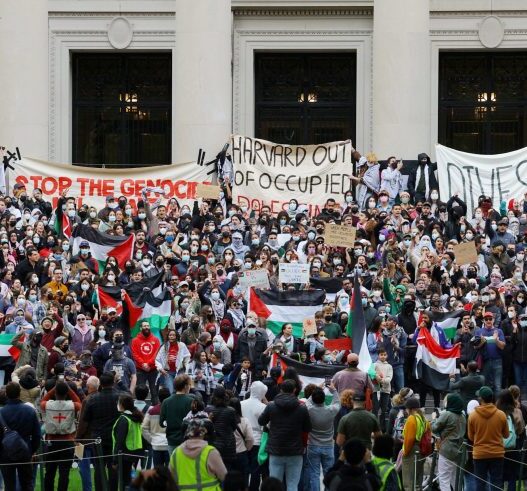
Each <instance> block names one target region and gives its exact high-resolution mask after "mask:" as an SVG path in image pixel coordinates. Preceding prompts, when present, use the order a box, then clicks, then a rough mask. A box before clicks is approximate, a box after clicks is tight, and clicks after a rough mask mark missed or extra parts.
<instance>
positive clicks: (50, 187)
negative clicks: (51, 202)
mask: <svg viewBox="0 0 527 491" xmlns="http://www.w3.org/2000/svg"><path fill="white" fill-rule="evenodd" d="M57 187H58V183H57V180H56V179H55V178H54V177H45V178H44V179H43V180H42V192H43V193H45V194H55V193H56V192H57Z"/></svg>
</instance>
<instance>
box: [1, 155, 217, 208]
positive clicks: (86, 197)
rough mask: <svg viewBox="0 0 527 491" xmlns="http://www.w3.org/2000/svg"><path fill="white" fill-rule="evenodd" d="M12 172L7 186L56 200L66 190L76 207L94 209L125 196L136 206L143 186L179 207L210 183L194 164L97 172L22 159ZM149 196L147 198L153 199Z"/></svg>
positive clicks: (203, 172)
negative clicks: (161, 193) (159, 191)
mask: <svg viewBox="0 0 527 491" xmlns="http://www.w3.org/2000/svg"><path fill="white" fill-rule="evenodd" d="M14 167H15V169H14V171H10V185H11V186H13V185H14V184H15V182H17V183H20V184H24V185H25V186H26V187H27V190H28V193H31V191H33V190H34V189H35V188H40V189H42V194H43V195H44V199H46V200H48V201H52V202H53V205H54V206H55V204H56V200H57V199H58V197H59V196H60V195H61V193H62V192H63V191H64V190H65V189H67V190H68V196H76V197H77V205H78V206H81V205H82V204H83V203H86V204H89V205H93V206H95V207H97V208H102V207H104V206H105V198H106V197H107V196H112V195H114V196H115V197H119V196H121V195H122V196H125V197H126V198H127V199H128V201H129V202H130V204H131V205H132V206H133V207H135V206H136V204H137V201H138V200H139V199H142V197H141V191H142V190H143V189H144V188H145V187H160V188H162V189H163V190H164V191H165V195H164V197H165V198H167V199H170V198H175V199H177V200H178V202H179V203H180V205H181V204H184V203H185V202H186V201H187V200H189V203H190V200H194V198H195V197H196V186H197V185H198V183H202V182H206V181H208V180H209V176H207V175H206V174H207V168H206V167H200V166H199V165H197V164H196V162H187V163H184V164H172V165H159V166H155V167H135V168H129V169H100V168H94V167H80V166H76V165H75V166H74V165H69V164H54V163H52V162H46V161H43V160H36V159H30V158H24V159H22V160H19V161H17V163H16V164H15V166H14ZM154 196H158V195H154V194H151V195H150V198H154Z"/></svg>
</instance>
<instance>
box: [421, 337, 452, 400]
mask: <svg viewBox="0 0 527 491" xmlns="http://www.w3.org/2000/svg"><path fill="white" fill-rule="evenodd" d="M460 356H461V348H460V345H459V344H457V345H455V346H453V347H452V348H442V347H441V345H440V344H439V343H438V342H437V341H436V340H435V339H434V337H433V336H432V333H431V332H430V331H429V330H428V329H426V328H420V329H419V334H418V336H417V353H416V355H415V359H416V377H417V378H418V379H421V380H422V381H423V382H424V383H425V384H426V385H428V386H430V387H433V388H434V389H437V390H448V386H449V381H450V375H451V374H453V373H454V372H455V370H456V358H459V357H460Z"/></svg>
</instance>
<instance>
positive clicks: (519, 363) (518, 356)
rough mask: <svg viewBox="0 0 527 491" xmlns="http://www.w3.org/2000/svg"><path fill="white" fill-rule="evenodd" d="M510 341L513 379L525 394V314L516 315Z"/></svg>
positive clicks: (526, 369) (526, 365)
mask: <svg viewBox="0 0 527 491" xmlns="http://www.w3.org/2000/svg"><path fill="white" fill-rule="evenodd" d="M509 308H510V307H509ZM511 343H512V346H513V348H512V361H513V367H514V381H515V382H516V385H518V386H519V387H520V390H521V393H522V394H527V314H520V315H519V316H518V322H517V323H516V325H515V326H514V327H513V329H512V335H511Z"/></svg>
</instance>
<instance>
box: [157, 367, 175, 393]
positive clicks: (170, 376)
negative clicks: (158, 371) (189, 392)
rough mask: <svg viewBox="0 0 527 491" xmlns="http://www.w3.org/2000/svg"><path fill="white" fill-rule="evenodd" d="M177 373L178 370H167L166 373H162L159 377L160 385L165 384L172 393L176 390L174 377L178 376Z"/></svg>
mask: <svg viewBox="0 0 527 491" xmlns="http://www.w3.org/2000/svg"><path fill="white" fill-rule="evenodd" d="M176 375H177V373H176V372H167V374H166V375H161V377H160V379H159V385H163V386H165V387H166V388H167V389H168V391H169V392H170V395H172V394H173V392H174V379H175V378H176Z"/></svg>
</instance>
